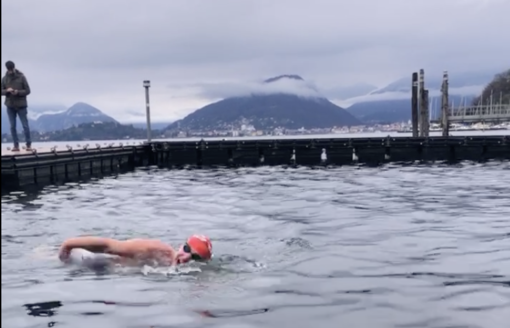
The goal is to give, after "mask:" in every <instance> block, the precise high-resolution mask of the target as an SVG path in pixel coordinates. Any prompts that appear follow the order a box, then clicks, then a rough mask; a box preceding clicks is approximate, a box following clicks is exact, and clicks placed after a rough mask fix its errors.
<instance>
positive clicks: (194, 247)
mask: <svg viewBox="0 0 510 328" xmlns="http://www.w3.org/2000/svg"><path fill="white" fill-rule="evenodd" d="M73 252H78V254H79V255H78V257H80V260H76V259H74V258H73ZM87 254H88V255H87ZM90 255H92V256H90ZM86 257H88V258H89V259H92V260H94V259H98V260H99V259H100V258H101V261H103V260H104V258H105V257H108V258H109V261H111V262H114V263H117V264H122V265H137V266H138V265H144V264H149V265H152V264H156V265H162V266H172V265H177V264H183V263H186V262H189V261H190V260H194V261H208V260H210V259H211V257H212V244H211V241H210V239H209V238H208V237H206V236H203V235H193V236H191V237H189V238H188V240H187V241H186V242H185V243H184V244H183V245H181V246H180V247H179V248H178V250H175V249H174V248H172V246H170V245H168V244H165V243H163V242H162V241H159V240H155V239H128V240H116V239H111V238H102V237H76V238H70V239H67V240H66V241H64V243H62V245H61V247H60V250H59V258H60V260H61V261H62V262H64V263H73V262H80V261H84V260H85V258H86Z"/></svg>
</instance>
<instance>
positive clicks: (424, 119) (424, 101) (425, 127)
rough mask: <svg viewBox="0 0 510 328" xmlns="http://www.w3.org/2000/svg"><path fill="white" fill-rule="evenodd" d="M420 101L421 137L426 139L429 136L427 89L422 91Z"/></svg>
mask: <svg viewBox="0 0 510 328" xmlns="http://www.w3.org/2000/svg"><path fill="white" fill-rule="evenodd" d="M422 97H423V98H422V99H421V104H422V108H421V110H422V114H421V119H422V123H421V124H422V137H428V136H429V131H430V128H429V126H430V118H429V90H428V89H423V91H422Z"/></svg>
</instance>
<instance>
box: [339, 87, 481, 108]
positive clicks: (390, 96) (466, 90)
mask: <svg viewBox="0 0 510 328" xmlns="http://www.w3.org/2000/svg"><path fill="white" fill-rule="evenodd" d="M484 87H485V85H474V86H466V87H460V88H450V89H449V94H450V95H456V96H464V97H469V96H476V95H479V94H480V93H481V92H482V90H483V88H484ZM440 95H441V90H438V89H432V88H429V97H438V96H440ZM399 99H409V101H411V93H410V92H398V91H397V92H385V93H380V94H368V95H365V96H360V97H353V98H350V99H346V100H339V101H335V103H336V104H338V105H339V106H341V107H344V108H348V107H350V106H352V105H354V104H356V103H364V102H371V101H384V100H399Z"/></svg>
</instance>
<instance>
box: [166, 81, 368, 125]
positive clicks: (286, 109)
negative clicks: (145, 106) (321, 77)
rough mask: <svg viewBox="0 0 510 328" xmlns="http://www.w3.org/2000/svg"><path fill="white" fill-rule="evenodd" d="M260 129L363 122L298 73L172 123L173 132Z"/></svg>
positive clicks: (264, 84) (201, 109)
mask: <svg viewBox="0 0 510 328" xmlns="http://www.w3.org/2000/svg"><path fill="white" fill-rule="evenodd" d="M243 124H244V125H253V127H254V128H255V129H257V130H266V131H267V130H272V129H275V128H286V129H299V128H302V127H303V128H306V129H312V128H331V127H334V126H352V125H359V124H360V121H359V120H358V119H356V118H355V117H353V116H352V115H351V114H349V113H348V112H347V111H345V110H344V109H343V108H341V107H339V106H337V105H335V104H333V103H332V102H330V101H329V100H328V99H326V98H325V97H324V96H321V95H320V94H319V93H318V91H317V90H316V89H315V88H314V87H313V86H310V85H308V84H307V83H306V82H305V80H304V79H303V78H301V77H300V76H298V75H280V76H276V77H272V78H269V79H267V80H265V81H263V82H262V85H260V86H259V87H258V88H255V89H254V91H252V92H250V93H248V94H246V95H242V96H234V97H229V98H225V99H223V100H220V101H218V102H215V103H212V104H209V105H207V106H205V107H202V108H200V109H198V110H196V111H195V112H193V113H191V114H189V115H187V116H186V117H184V118H183V119H182V120H179V121H176V122H174V123H172V124H170V125H169V126H168V128H167V130H169V131H172V130H173V131H177V130H193V131H204V130H209V131H210V130H231V129H238V128H239V127H240V126H241V125H243Z"/></svg>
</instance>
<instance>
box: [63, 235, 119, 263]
mask: <svg viewBox="0 0 510 328" xmlns="http://www.w3.org/2000/svg"><path fill="white" fill-rule="evenodd" d="M118 244H120V242H119V241H118V240H115V239H110V238H102V237H76V238H70V239H67V240H66V241H64V243H63V244H62V246H61V247H60V252H59V257H60V259H61V260H63V261H64V260H66V259H67V258H68V257H69V253H70V252H71V250H73V249H74V248H83V249H86V250H87V251H89V252H92V253H108V254H115V252H116V251H117V249H118V248H119V246H118Z"/></svg>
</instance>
